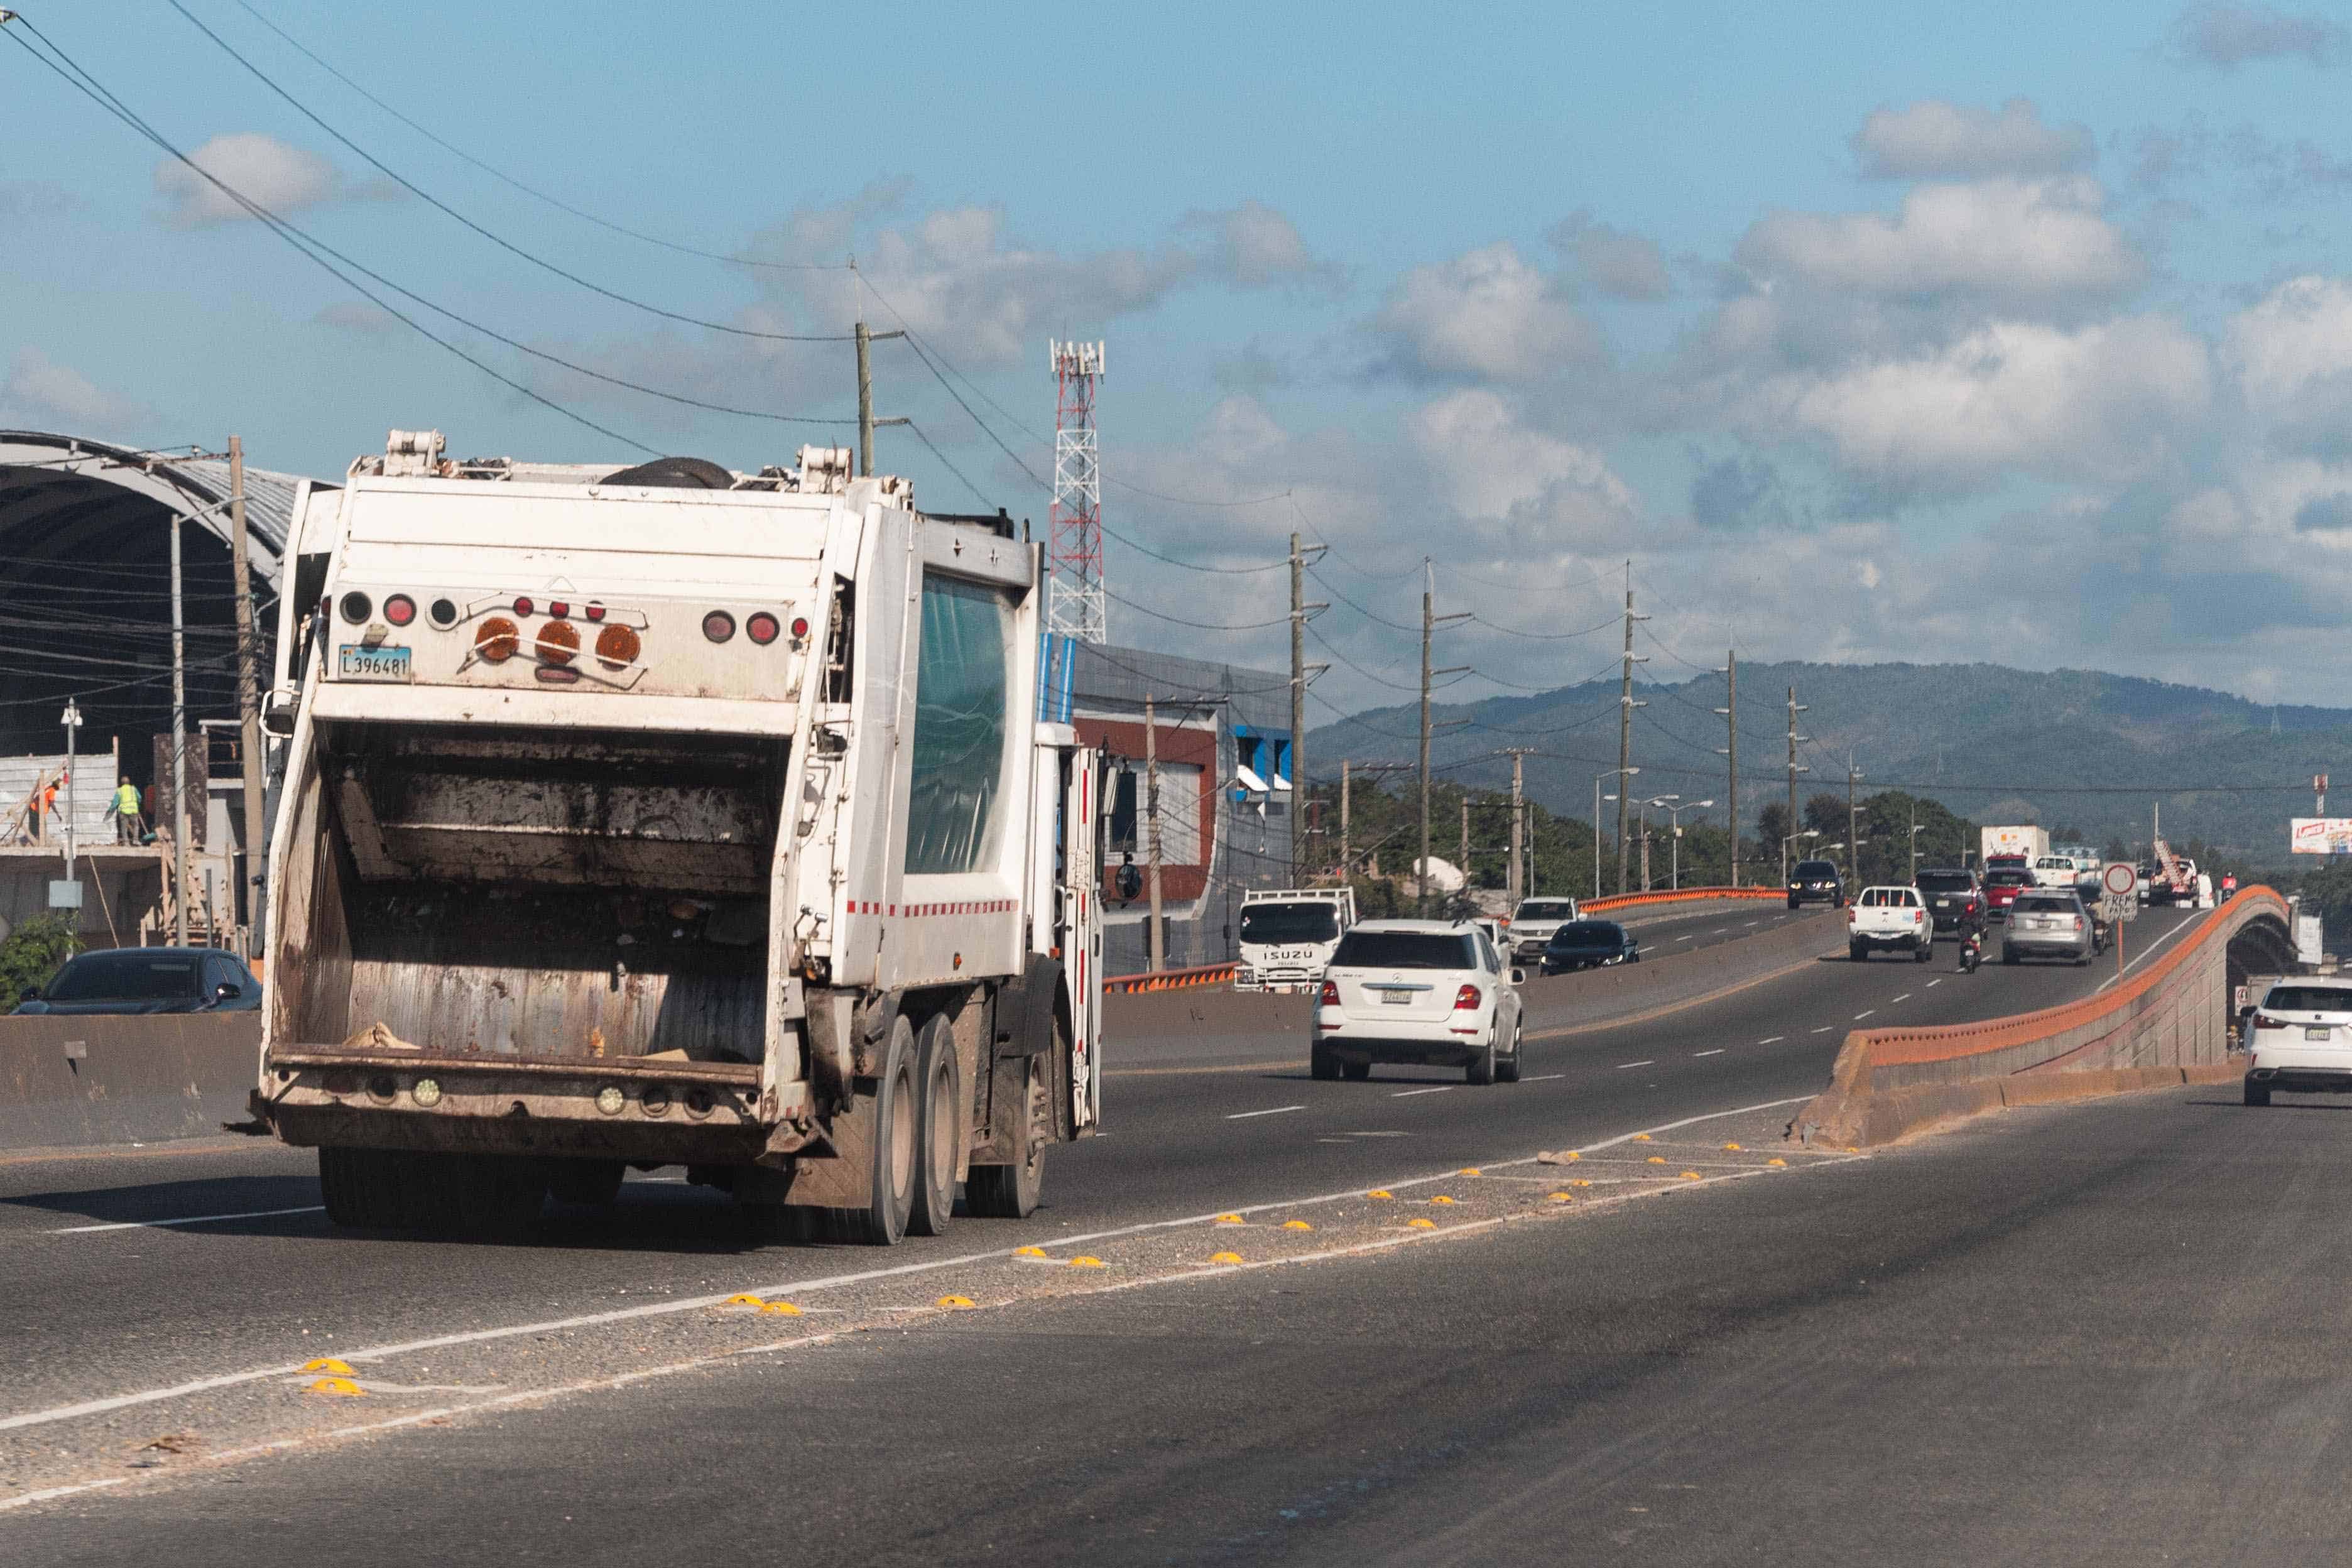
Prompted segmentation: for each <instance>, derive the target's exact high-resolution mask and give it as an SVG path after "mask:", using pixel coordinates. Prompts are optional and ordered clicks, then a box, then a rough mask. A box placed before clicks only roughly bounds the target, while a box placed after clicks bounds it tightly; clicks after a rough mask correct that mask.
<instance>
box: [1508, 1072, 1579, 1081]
mask: <svg viewBox="0 0 2352 1568" xmlns="http://www.w3.org/2000/svg"><path fill="white" fill-rule="evenodd" d="M1567 1076H1568V1075H1567V1074H1566V1073H1564V1072H1539V1073H1538V1074H1536V1075H1535V1076H1534V1077H1533V1078H1526V1079H1520V1080H1519V1081H1520V1082H1521V1083H1546V1082H1549V1081H1550V1080H1551V1079H1556V1078H1566V1077H1567Z"/></svg>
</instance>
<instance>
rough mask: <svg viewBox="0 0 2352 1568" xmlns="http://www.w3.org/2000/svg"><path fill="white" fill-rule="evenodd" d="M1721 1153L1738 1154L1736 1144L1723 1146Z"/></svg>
mask: <svg viewBox="0 0 2352 1568" xmlns="http://www.w3.org/2000/svg"><path fill="white" fill-rule="evenodd" d="M1723 1152H1725V1153H1727V1154H1737V1153H1738V1152H1739V1145H1738V1144H1737V1143H1726V1144H1725V1145H1724V1146H1723Z"/></svg>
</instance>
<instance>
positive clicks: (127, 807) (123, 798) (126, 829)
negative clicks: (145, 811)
mask: <svg viewBox="0 0 2352 1568" xmlns="http://www.w3.org/2000/svg"><path fill="white" fill-rule="evenodd" d="M109 809H110V810H111V811H112V812H113V813H114V841H115V842H116V843H117V844H136V843H138V842H139V835H140V831H141V828H142V826H143V824H142V822H141V821H140V818H139V786H138V785H137V784H132V783H131V775H130V774H129V773H125V774H123V775H122V782H121V784H117V785H115V786H114V805H112V806H111V807H110V808H109Z"/></svg>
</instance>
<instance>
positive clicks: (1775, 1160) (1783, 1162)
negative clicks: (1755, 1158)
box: [1764, 1159, 1789, 1166]
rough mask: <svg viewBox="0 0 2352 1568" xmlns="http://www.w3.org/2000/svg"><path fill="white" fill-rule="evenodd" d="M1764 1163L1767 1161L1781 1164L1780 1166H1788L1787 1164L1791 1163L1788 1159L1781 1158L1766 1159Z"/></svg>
mask: <svg viewBox="0 0 2352 1568" xmlns="http://www.w3.org/2000/svg"><path fill="white" fill-rule="evenodd" d="M1764 1163H1766V1164H1768V1165H1780V1166H1786V1165H1787V1164H1788V1163H1789V1162H1788V1161H1786V1160H1781V1159H1771V1160H1767V1161H1765V1162H1764Z"/></svg>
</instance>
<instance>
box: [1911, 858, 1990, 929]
mask: <svg viewBox="0 0 2352 1568" xmlns="http://www.w3.org/2000/svg"><path fill="white" fill-rule="evenodd" d="M1914 885H1915V886H1916V887H1917V888H1918V889H1919V896H1920V897H1921V898H1923V899H1925V900H1927V918H1928V919H1929V920H1931V921H1935V924H1936V934H1937V936H1941V935H1943V934H1944V933H1945V932H1946V931H1983V930H1984V924H1985V891H1984V884H1983V883H1981V882H1979V881H1978V880H1977V874H1976V873H1975V872H1974V871H1972V870H1955V869H1953V868H1948V867H1939V868H1937V869H1935V870H1932V871H1922V872H1920V873H1919V875H1918V877H1917V878H1916V879H1915V884H1914Z"/></svg>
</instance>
